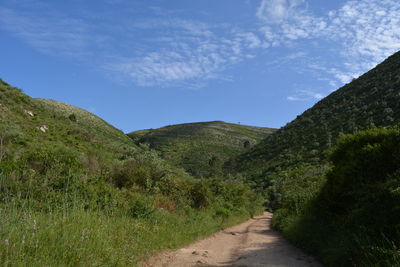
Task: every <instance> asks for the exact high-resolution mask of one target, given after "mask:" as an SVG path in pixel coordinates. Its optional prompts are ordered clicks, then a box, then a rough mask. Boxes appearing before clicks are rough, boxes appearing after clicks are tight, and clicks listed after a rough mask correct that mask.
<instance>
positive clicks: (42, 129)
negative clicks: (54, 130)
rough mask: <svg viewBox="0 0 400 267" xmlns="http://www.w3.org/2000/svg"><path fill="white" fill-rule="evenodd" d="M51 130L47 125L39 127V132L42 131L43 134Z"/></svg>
mask: <svg viewBox="0 0 400 267" xmlns="http://www.w3.org/2000/svg"><path fill="white" fill-rule="evenodd" d="M48 129H49V128H48V127H47V126H46V125H43V126H40V127H39V130H41V131H42V132H44V133H45V132H47V130H48Z"/></svg>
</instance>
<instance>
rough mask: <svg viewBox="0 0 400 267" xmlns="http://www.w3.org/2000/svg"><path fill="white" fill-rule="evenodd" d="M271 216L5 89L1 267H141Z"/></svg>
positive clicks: (213, 182) (243, 189) (240, 193)
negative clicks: (156, 256)
mask: <svg viewBox="0 0 400 267" xmlns="http://www.w3.org/2000/svg"><path fill="white" fill-rule="evenodd" d="M261 210H262V201H261V199H260V197H259V196H257V195H255V194H254V193H252V192H251V191H250V189H249V188H248V187H247V186H246V185H244V184H242V183H240V182H238V181H229V180H227V179H224V180H223V179H212V178H210V179H204V180H199V179H195V178H194V177H192V176H191V175H189V174H188V173H186V172H185V171H184V170H183V169H182V168H177V167H175V166H173V165H171V164H170V163H168V162H167V161H165V160H163V159H161V158H160V157H159V156H158V152H156V151H154V150H151V149H149V148H148V146H142V145H136V144H135V143H134V142H133V141H132V139H131V138H129V137H128V136H127V135H125V134H124V133H123V132H121V131H120V130H118V129H116V128H114V127H113V126H111V125H110V124H108V123H107V122H105V121H104V120H102V119H100V118H98V117H97V116H95V115H94V114H91V113H90V112H87V111H85V110H83V109H80V108H77V107H73V106H70V105H67V104H64V103H61V102H57V101H53V100H46V99H33V98H31V97H29V96H27V95H25V94H24V93H22V91H21V90H19V89H17V88H14V87H12V86H10V85H9V84H7V83H6V82H4V81H2V80H0V240H1V242H2V245H1V246H0V265H1V266H28V265H29V266H136V265H137V264H138V262H139V261H140V260H143V259H144V258H145V257H148V256H150V255H151V254H152V253H154V252H156V251H159V250H161V249H165V248H176V247H179V246H182V245H183V244H187V243H189V242H192V241H193V240H195V239H198V238H200V237H202V236H205V235H209V234H211V233H213V232H215V231H218V230H220V229H221V227H227V226H228V225H232V224H236V223H238V222H240V221H242V220H245V219H247V218H249V217H250V216H252V215H254V214H255V213H258V212H260V211H261Z"/></svg>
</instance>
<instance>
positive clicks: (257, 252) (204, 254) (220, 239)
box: [140, 213, 321, 267]
mask: <svg viewBox="0 0 400 267" xmlns="http://www.w3.org/2000/svg"><path fill="white" fill-rule="evenodd" d="M271 219H272V214H271V213H264V215H263V216H259V217H255V218H253V219H251V220H249V221H247V222H245V223H242V224H239V225H236V226H234V227H231V228H229V229H226V230H224V231H221V232H219V233H216V234H214V235H212V236H211V237H208V238H206V239H203V240H201V241H198V242H196V243H194V244H192V245H190V246H188V247H185V248H182V249H179V250H176V251H168V252H163V253H160V254H159V255H157V256H155V257H152V258H150V259H149V260H148V261H146V262H144V263H142V264H141V265H140V266H143V267H164V266H173V267H175V266H176V267H190V266H196V267H217V266H225V267H245V266H248V267H261V266H280V267H281V266H282V267H283V266H293V267H303V266H321V265H320V264H318V263H317V262H316V261H315V260H314V259H313V258H311V257H310V256H308V255H306V254H305V253H304V252H302V251H301V250H299V249H297V248H295V247H294V246H293V245H291V244H290V243H289V242H288V241H286V240H285V239H284V238H283V237H282V236H281V234H280V233H278V232H277V231H274V230H272V229H271Z"/></svg>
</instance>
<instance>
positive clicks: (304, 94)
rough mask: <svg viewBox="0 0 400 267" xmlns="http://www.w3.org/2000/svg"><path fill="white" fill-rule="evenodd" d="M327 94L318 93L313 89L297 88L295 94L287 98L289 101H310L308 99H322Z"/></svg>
mask: <svg viewBox="0 0 400 267" xmlns="http://www.w3.org/2000/svg"><path fill="white" fill-rule="evenodd" d="M324 97H325V95H324V94H322V93H317V92H314V91H311V90H297V91H296V92H295V94H293V95H290V96H288V97H287V98H286V99H287V100H289V101H308V100H320V99H322V98H324Z"/></svg>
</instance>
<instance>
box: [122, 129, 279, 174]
mask: <svg viewBox="0 0 400 267" xmlns="http://www.w3.org/2000/svg"><path fill="white" fill-rule="evenodd" d="M275 131H276V129H272V128H264V127H255V126H247V125H242V124H234V123H226V122H223V121H210V122H195V123H185V124H177V125H169V126H165V127H162V128H159V129H148V130H139V131H135V132H132V133H129V134H128V136H130V137H131V138H132V139H133V140H134V141H135V143H136V144H143V143H144V144H149V145H150V147H151V148H153V149H156V150H158V151H160V153H161V156H162V157H163V158H164V159H166V160H167V161H169V162H171V163H172V164H174V165H175V166H179V167H183V168H184V169H185V170H186V171H188V172H189V173H191V174H193V175H195V176H197V177H208V176H212V175H221V174H222V165H223V164H224V162H225V161H227V160H228V159H229V158H231V157H233V156H236V155H238V154H240V153H242V152H244V151H246V150H248V149H250V148H251V147H252V146H254V145H256V144H257V143H258V142H259V141H260V140H261V139H263V138H265V137H266V136H268V135H269V134H271V133H273V132H275Z"/></svg>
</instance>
